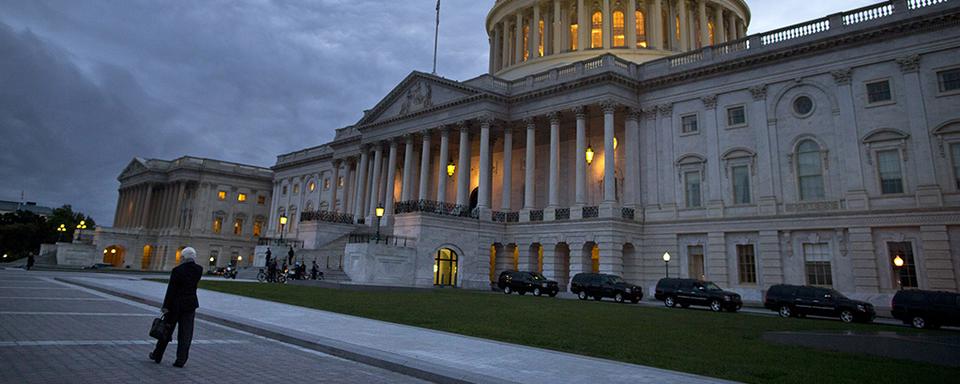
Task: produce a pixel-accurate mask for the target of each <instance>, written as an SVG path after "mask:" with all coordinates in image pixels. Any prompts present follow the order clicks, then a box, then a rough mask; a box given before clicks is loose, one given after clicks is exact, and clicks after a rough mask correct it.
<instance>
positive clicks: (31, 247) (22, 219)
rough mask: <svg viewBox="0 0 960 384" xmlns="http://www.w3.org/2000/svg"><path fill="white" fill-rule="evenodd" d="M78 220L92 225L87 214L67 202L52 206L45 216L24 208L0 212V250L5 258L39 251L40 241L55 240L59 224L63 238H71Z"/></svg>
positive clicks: (92, 221) (11, 258) (15, 257)
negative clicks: (49, 213) (61, 226)
mask: <svg viewBox="0 0 960 384" xmlns="http://www.w3.org/2000/svg"><path fill="white" fill-rule="evenodd" d="M81 220H83V221H85V223H84V224H86V225H87V230H93V229H94V228H95V227H96V222H95V221H94V220H93V219H92V218H91V217H90V216H87V215H85V214H83V213H81V212H74V211H73V208H72V207H70V206H69V205H64V206H62V207H60V208H56V209H54V210H53V214H52V215H50V217H48V218H44V217H43V216H39V215H37V214H35V213H33V212H30V211H24V210H18V211H16V212H12V213H7V214H3V215H0V253H4V254H8V255H9V257H8V259H7V261H9V260H14V259H18V258H21V257H26V256H27V254H28V253H30V252H33V254H34V255H36V254H39V253H40V244H44V243H53V242H56V241H57V239H58V238H59V235H60V234H59V233H58V232H57V228H58V227H59V226H60V224H63V225H64V227H66V229H67V232H65V233H64V234H63V236H64V239H65V240H66V239H72V238H73V233H74V231H76V229H77V224H80V221H81Z"/></svg>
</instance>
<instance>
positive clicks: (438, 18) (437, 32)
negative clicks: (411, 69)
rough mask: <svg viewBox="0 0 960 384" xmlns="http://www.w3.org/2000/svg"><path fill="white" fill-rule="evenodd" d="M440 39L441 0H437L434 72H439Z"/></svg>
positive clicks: (434, 34)
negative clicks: (438, 44)
mask: <svg viewBox="0 0 960 384" xmlns="http://www.w3.org/2000/svg"><path fill="white" fill-rule="evenodd" d="M439 40H440V0H437V28H436V30H435V31H434V33H433V72H432V73H433V74H434V75H436V74H437V43H438V41H439Z"/></svg>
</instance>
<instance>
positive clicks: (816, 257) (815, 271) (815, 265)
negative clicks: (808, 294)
mask: <svg viewBox="0 0 960 384" xmlns="http://www.w3.org/2000/svg"><path fill="white" fill-rule="evenodd" d="M830 259H831V257H830V246H829V244H827V243H815V244H811V243H807V244H804V245H803V260H804V270H805V272H806V275H807V284H808V285H826V286H830V285H833V274H832V273H831V272H830Z"/></svg>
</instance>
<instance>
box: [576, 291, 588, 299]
mask: <svg viewBox="0 0 960 384" xmlns="http://www.w3.org/2000/svg"><path fill="white" fill-rule="evenodd" d="M577 298H578V299H580V300H586V299H587V292H585V291H580V293H578V294H577Z"/></svg>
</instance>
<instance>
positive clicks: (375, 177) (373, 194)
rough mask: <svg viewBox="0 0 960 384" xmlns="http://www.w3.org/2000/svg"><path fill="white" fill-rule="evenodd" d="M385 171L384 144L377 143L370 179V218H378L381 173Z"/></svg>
mask: <svg viewBox="0 0 960 384" xmlns="http://www.w3.org/2000/svg"><path fill="white" fill-rule="evenodd" d="M382 170H383V143H377V144H376V145H375V146H374V149H373V173H372V174H371V178H370V200H369V204H368V205H369V206H370V207H369V208H368V210H367V212H368V217H370V218H375V217H377V212H376V209H377V206H378V205H380V203H382V202H381V201H380V172H381V171H382Z"/></svg>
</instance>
